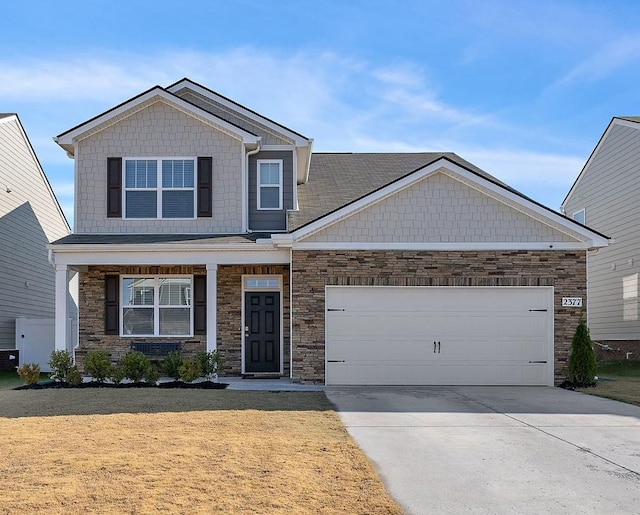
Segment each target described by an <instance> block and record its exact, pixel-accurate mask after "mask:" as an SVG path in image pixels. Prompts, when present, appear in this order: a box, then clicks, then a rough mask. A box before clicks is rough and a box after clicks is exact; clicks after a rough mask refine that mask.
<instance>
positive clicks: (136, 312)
mask: <svg viewBox="0 0 640 515" xmlns="http://www.w3.org/2000/svg"><path fill="white" fill-rule="evenodd" d="M153 311H154V310H153V308H126V309H125V310H124V315H123V317H122V327H123V331H124V334H153Z"/></svg>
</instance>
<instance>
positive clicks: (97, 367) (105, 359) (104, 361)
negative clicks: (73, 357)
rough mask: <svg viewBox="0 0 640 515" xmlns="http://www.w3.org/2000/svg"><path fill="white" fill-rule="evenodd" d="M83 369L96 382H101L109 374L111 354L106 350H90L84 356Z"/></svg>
mask: <svg viewBox="0 0 640 515" xmlns="http://www.w3.org/2000/svg"><path fill="white" fill-rule="evenodd" d="M84 369H85V371H86V372H87V374H89V375H90V376H91V377H93V378H94V379H95V380H96V381H97V382H99V383H103V382H104V380H105V379H107V378H108V377H109V374H111V356H110V355H109V353H108V352H107V351H106V350H92V351H89V352H87V355H86V357H85V358H84Z"/></svg>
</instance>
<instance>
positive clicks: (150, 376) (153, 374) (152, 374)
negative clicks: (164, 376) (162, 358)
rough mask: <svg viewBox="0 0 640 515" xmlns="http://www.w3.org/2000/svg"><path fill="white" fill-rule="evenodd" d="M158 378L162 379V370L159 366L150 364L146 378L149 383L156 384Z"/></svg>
mask: <svg viewBox="0 0 640 515" xmlns="http://www.w3.org/2000/svg"><path fill="white" fill-rule="evenodd" d="M158 379H160V371H159V370H158V367H156V366H155V365H153V364H150V365H149V368H148V369H147V371H146V372H145V374H144V380H145V381H146V382H147V383H149V384H156V383H157V382H158Z"/></svg>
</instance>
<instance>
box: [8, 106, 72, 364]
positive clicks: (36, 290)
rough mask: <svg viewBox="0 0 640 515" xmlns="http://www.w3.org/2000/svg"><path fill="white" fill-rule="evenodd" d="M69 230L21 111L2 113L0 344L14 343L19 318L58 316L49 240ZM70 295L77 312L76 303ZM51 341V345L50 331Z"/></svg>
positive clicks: (70, 312) (12, 344)
mask: <svg viewBox="0 0 640 515" xmlns="http://www.w3.org/2000/svg"><path fill="white" fill-rule="evenodd" d="M69 233H70V229H69V225H68V223H67V221H66V219H65V217H64V214H63V213H62V210H61V209H60V205H59V204H58V201H57V200H56V197H55V195H54V193H53V191H52V189H51V186H50V185H49V182H48V181H47V178H46V176H45V174H44V172H43V170H42V167H41V166H40V163H39V161H38V158H37V157H36V154H35V153H34V150H33V147H32V146H31V143H30V142H29V138H28V137H27V134H26V133H25V130H24V128H23V127H22V124H21V123H20V119H19V118H18V115H16V114H12V113H8V114H0V241H2V250H1V251H0V263H1V264H2V266H1V267H0V282H1V284H2V289H1V290H0V292H1V293H0V349H14V348H15V347H16V334H15V333H16V318H19V317H26V318H29V319H47V318H48V319H53V318H54V313H55V271H54V269H53V268H52V266H51V264H50V263H49V261H48V251H47V245H48V244H49V243H50V242H52V241H54V240H58V239H60V238H62V237H64V236H66V235H68V234H69ZM64 298H65V299H67V296H65V297H64ZM67 300H68V301H69V306H67V309H66V312H67V315H68V316H71V317H73V316H75V306H74V304H73V302H72V301H71V300H70V299H67ZM48 344H49V345H50V347H51V350H53V344H54V342H53V335H52V334H50V335H49V336H48ZM16 364H17V363H16Z"/></svg>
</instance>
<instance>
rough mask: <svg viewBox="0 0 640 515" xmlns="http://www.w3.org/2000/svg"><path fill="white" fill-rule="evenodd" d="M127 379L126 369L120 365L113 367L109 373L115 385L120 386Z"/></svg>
mask: <svg viewBox="0 0 640 515" xmlns="http://www.w3.org/2000/svg"><path fill="white" fill-rule="evenodd" d="M125 377H126V375H125V371H124V367H123V366H122V365H120V364H119V363H118V364H117V365H114V366H112V367H111V371H110V372H109V379H111V380H112V381H113V384H120V383H122V381H124V378H125Z"/></svg>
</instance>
